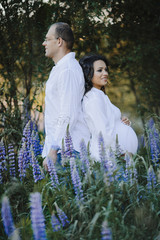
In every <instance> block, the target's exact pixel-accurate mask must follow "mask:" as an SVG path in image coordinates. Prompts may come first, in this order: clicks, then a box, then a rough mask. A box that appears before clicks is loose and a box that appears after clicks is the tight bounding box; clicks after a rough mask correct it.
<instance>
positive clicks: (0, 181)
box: [0, 162, 3, 184]
mask: <svg viewBox="0 0 160 240" xmlns="http://www.w3.org/2000/svg"><path fill="white" fill-rule="evenodd" d="M2 172H3V171H2V163H1V162H0V184H1V183H2V180H3V177H2Z"/></svg>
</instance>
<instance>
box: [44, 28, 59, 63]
mask: <svg viewBox="0 0 160 240" xmlns="http://www.w3.org/2000/svg"><path fill="white" fill-rule="evenodd" d="M42 45H43V46H44V47H45V56H46V57H49V58H52V59H53V58H54V57H55V56H56V54H57V52H58V49H59V48H58V39H57V38H56V35H55V26H52V27H50V29H49V30H48V32H47V34H46V38H45V41H44V42H43V43H42Z"/></svg>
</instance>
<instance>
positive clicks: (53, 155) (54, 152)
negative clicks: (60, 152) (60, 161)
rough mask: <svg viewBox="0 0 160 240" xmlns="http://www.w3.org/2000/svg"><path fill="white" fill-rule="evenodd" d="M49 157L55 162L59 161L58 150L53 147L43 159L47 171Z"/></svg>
mask: <svg viewBox="0 0 160 240" xmlns="http://www.w3.org/2000/svg"><path fill="white" fill-rule="evenodd" d="M48 158H50V159H52V161H53V163H54V164H55V163H56V161H57V150H53V149H51V150H50V151H49V154H48V155H47V157H46V158H45V159H44V160H43V167H44V169H45V170H46V171H48V165H47V161H48Z"/></svg>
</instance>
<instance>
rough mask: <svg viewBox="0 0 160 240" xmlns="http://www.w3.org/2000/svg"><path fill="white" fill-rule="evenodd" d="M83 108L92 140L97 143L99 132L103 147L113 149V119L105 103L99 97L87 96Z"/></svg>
mask: <svg viewBox="0 0 160 240" xmlns="http://www.w3.org/2000/svg"><path fill="white" fill-rule="evenodd" d="M83 108H84V112H85V116H86V117H85V119H86V122H87V125H88V127H89V129H90V132H91V135H92V138H93V139H92V140H93V141H98V137H99V133H100V132H101V133H102V135H103V138H104V143H105V146H106V147H113V148H114V145H115V139H114V134H113V131H114V118H113V113H112V111H111V108H110V106H109V104H108V103H107V101H106V102H105V101H104V99H103V98H101V96H96V97H95V96H94V97H93V96H89V97H88V99H87V97H85V101H84V103H83Z"/></svg>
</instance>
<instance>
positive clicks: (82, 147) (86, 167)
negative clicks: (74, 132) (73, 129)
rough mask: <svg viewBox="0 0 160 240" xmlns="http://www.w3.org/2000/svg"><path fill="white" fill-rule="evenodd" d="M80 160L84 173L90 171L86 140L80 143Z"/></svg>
mask: <svg viewBox="0 0 160 240" xmlns="http://www.w3.org/2000/svg"><path fill="white" fill-rule="evenodd" d="M80 159H81V163H82V172H83V173H86V172H87V171H89V170H90V164H89V159H88V152H87V147H86V144H85V141H84V140H82V141H81V142H80Z"/></svg>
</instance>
